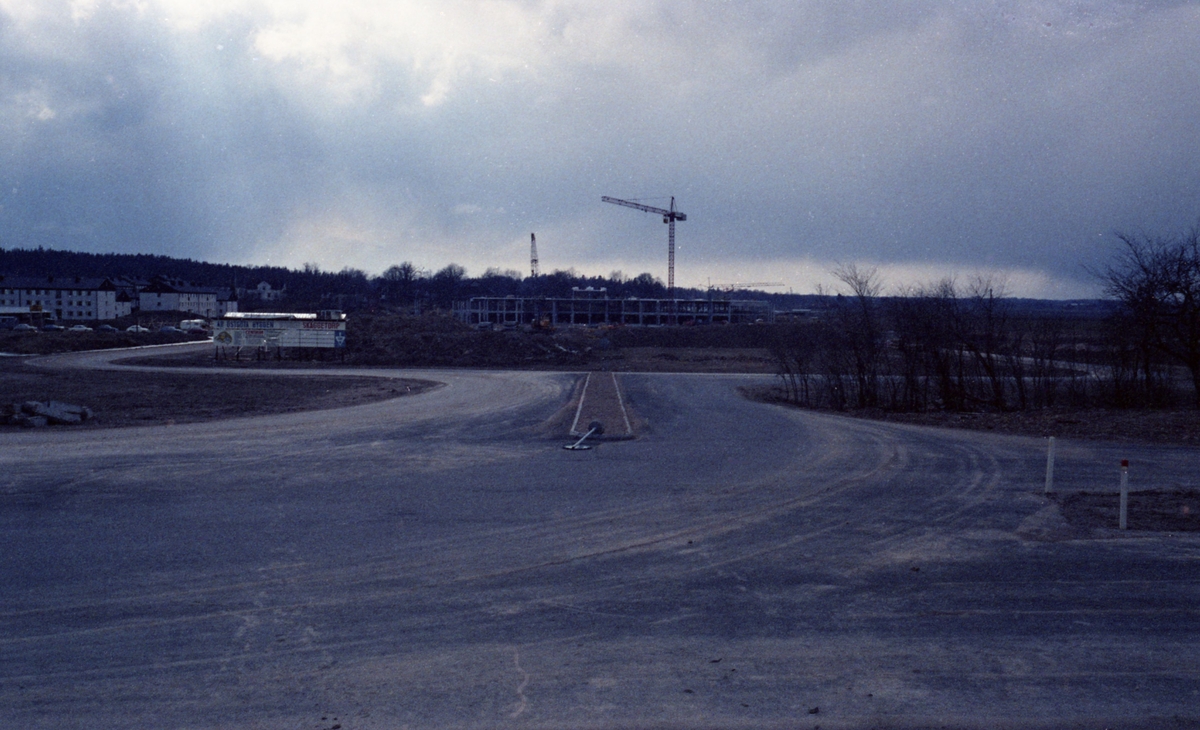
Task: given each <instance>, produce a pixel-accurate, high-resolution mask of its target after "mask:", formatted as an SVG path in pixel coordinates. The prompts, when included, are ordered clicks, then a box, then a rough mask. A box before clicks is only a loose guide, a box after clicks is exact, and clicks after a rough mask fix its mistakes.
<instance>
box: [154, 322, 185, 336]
mask: <svg viewBox="0 0 1200 730" xmlns="http://www.w3.org/2000/svg"><path fill="white" fill-rule="evenodd" d="M158 331H159V332H162V333H163V334H164V335H182V334H183V330H181V329H179V328H178V327H172V326H171V325H169V324H168V325H165V326H163V327H159V328H158Z"/></svg>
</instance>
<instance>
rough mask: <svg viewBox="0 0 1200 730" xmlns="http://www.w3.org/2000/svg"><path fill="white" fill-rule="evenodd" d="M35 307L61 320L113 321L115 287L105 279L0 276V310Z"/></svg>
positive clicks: (114, 316) (115, 302)
mask: <svg viewBox="0 0 1200 730" xmlns="http://www.w3.org/2000/svg"><path fill="white" fill-rule="evenodd" d="M32 305H37V306H39V307H40V308H41V310H42V311H43V312H45V313H46V314H47V315H49V316H51V317H53V318H54V319H55V320H61V321H68V322H71V321H94V320H106V319H116V318H117V317H118V316H120V314H121V313H122V312H120V311H119V309H118V306H117V287H116V286H115V285H113V283H112V281H111V280H109V279H86V278H83V277H79V276H66V277H63V276H47V277H26V276H3V275H0V307H25V308H27V307H30V306H32Z"/></svg>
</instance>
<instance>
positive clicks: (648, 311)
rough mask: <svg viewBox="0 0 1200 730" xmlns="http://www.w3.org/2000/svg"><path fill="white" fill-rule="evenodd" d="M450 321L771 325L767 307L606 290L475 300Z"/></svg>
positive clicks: (459, 305)
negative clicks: (622, 295) (626, 295)
mask: <svg viewBox="0 0 1200 730" xmlns="http://www.w3.org/2000/svg"><path fill="white" fill-rule="evenodd" d="M454 316H455V318H457V319H458V320H459V321H460V322H465V323H467V324H471V325H479V326H486V325H494V326H499V327H522V326H530V327H570V326H576V327H597V326H602V325H608V326H631V327H642V326H661V325H672V324H681V325H701V324H747V323H755V322H769V321H771V316H772V313H771V307H770V306H769V304H768V303H767V302H765V301H753V300H736V299H685V300H677V299H610V298H609V297H608V291H607V290H606V289H603V288H601V289H592V288H591V287H588V288H585V289H579V288H575V289H573V290H572V292H571V296H570V297H473V298H471V299H469V300H467V301H464V302H458V303H456V304H455V307H454Z"/></svg>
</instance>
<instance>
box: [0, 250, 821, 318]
mask: <svg viewBox="0 0 1200 730" xmlns="http://www.w3.org/2000/svg"><path fill="white" fill-rule="evenodd" d="M0 274H7V275H9V276H35V277H42V276H83V277H99V278H103V277H110V278H115V277H124V278H131V279H139V280H143V281H150V280H153V279H155V278H157V277H166V278H170V279H180V280H183V281H186V282H188V283H191V284H195V285H197V286H211V287H224V288H238V289H241V290H252V289H254V287H256V286H257V285H258V283H259V282H261V281H265V282H267V283H269V284H270V285H271V287H272V288H273V289H281V288H285V289H286V297H285V298H284V299H282V300H281V301H279V302H272V303H270V304H269V305H266V304H265V303H263V304H262V305H261V306H260V303H258V302H256V301H254V294H253V292H249V293H248V294H247V295H245V296H244V297H243V301H241V302H240V303H239V304H240V308H241V309H243V310H254V309H262V308H263V307H264V306H269V308H271V309H283V310H290V311H305V310H311V309H314V308H337V309H342V310H345V311H355V310H359V309H364V308H380V307H383V308H413V309H416V310H421V311H427V310H431V309H449V308H450V307H451V305H452V303H453V302H454V301H457V300H462V299H467V298H470V297H477V296H499V297H503V296H549V297H569V296H571V290H572V289H573V288H575V287H579V288H587V287H589V286H590V287H593V288H595V289H599V288H602V287H603V288H605V289H607V290H608V295H609V296H610V297H614V298H626V297H639V298H643V299H658V298H664V297H666V295H667V288H666V286H665V285H664V284H663V282H662V281H661V280H659V279H658V278H656V277H654V276H652V275H651V274H648V273H644V274H639V275H637V276H634V277H632V278H629V277H619V278H617V277H613V278H609V277H602V276H580V275H578V274H576V273H575V272H574V271H554V272H551V273H549V274H542V275H540V276H537V277H532V276H522V275H521V273H520V272H517V271H513V270H508V271H500V270H498V269H488V270H487V271H485V272H484V273H483V275H482V276H478V277H470V276H467V274H466V270H465V269H464V268H463V267H462V266H459V265H457V264H450V265H448V266H446V267H444V268H442V269H439V270H437V271H429V270H425V269H421V268H419V267H417V266H416V265H414V264H412V263H411V262H403V263H400V264H397V265H395V266H392V267H389V268H388V269H387V270H386V271H384V272H383V273H382V274H381V275H379V276H370V275H368V274H367V273H366V272H364V271H361V270H359V269H352V268H345V269H342V270H341V271H336V272H334V271H322V270H321V269H320V268H319V267H318V266H316V265H315V264H306V265H305V266H304V268H302V269H287V268H283V267H280V266H234V265H232V264H213V263H208V262H205V261H193V260H191V259H177V258H171V257H169V256H157V255H152V254H117V253H109V254H96V253H81V252H76V251H56V250H51V249H45V248H35V249H20V248H10V249H4V248H0ZM715 294H716V295H717V296H723V297H729V296H736V297H737V298H742V299H773V300H775V301H776V307H777V308H796V307H802V306H809V305H811V304H812V303H813V301H815V300H817V299H820V297H811V296H810V297H804V296H798V295H796V296H793V295H779V294H767V293H765V292H760V291H751V292H747V291H737V292H729V291H719V292H715ZM709 295H710V292H708V291H704V290H698V289H686V288H679V289H677V290H676V296H677V297H679V298H681V299H694V298H707V297H708V296H709Z"/></svg>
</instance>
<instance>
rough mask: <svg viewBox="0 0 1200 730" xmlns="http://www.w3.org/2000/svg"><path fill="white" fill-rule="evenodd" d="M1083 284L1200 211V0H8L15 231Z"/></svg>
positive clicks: (330, 250)
mask: <svg viewBox="0 0 1200 730" xmlns="http://www.w3.org/2000/svg"><path fill="white" fill-rule="evenodd" d="M603 195H607V196H612V197H616V198H621V199H628V200H639V201H642V202H643V203H644V204H647V205H651V206H655V207H664V208H665V207H667V206H668V205H669V202H670V199H671V197H672V196H674V198H675V201H676V205H677V207H678V209H679V210H680V211H682V212H684V213H686V214H687V221H685V222H680V223H678V224H677V229H676V243H677V255H676V284H677V285H680V286H697V287H706V286H714V287H727V286H733V285H737V284H754V283H761V284H764V285H765V284H778V285H779V286H774V287H765V288H767V289H768V290H769V291H794V292H796V293H807V292H812V291H816V290H822V291H829V290H832V289H836V288H837V282H836V280H835V279H834V277H833V275H832V274H831V272H832V271H833V270H835V269H837V268H838V267H844V266H848V265H854V266H857V267H859V268H860V269H866V270H870V269H874V270H875V271H877V275H878V277H879V279H880V281H881V282H882V283H883V285H884V289H885V291H888V292H899V291H903V290H905V289H906V288H909V287H918V286H921V285H923V284H928V283H932V282H934V281H937V280H940V279H942V278H944V277H952V278H954V279H955V280H956V281H962V282H966V281H967V280H969V279H974V278H977V277H984V278H987V279H990V280H991V281H993V282H995V283H996V284H997V285H998V286H1002V287H1003V288H1004V290H1005V291H1006V292H1008V293H1010V294H1013V295H1017V296H1033V297H1042V298H1073V297H1086V296H1095V295H1097V294H1098V293H1099V291H1100V286H1099V283H1098V280H1097V279H1096V277H1095V275H1094V274H1093V273H1090V272H1093V271H1095V270H1096V269H1097V268H1098V267H1101V266H1103V265H1104V264H1105V262H1107V261H1109V260H1111V259H1112V257H1113V256H1114V255H1115V254H1116V252H1117V245H1118V242H1117V239H1116V237H1115V235H1114V234H1115V232H1125V233H1132V234H1135V235H1145V236H1151V237H1157V236H1173V235H1177V234H1179V233H1182V232H1184V231H1186V230H1188V229H1190V228H1191V227H1193V226H1195V225H1197V223H1200V2H1168V1H1163V2H1153V1H1146V2H1115V1H1102V0H1076V1H1073V2H1051V1H1047V0H1040V1H1039V0H1011V1H1008V0H978V1H976V2H946V1H944V0H939V1H936V2H935V1H933V0H891V1H890V2H865V1H861V0H844V1H843V2H837V3H832V2H827V0H788V1H784V0H780V1H777V2H768V1H762V2H755V1H754V0H738V1H737V2H722V1H721V0H704V1H699V2H697V1H693V0H670V1H669V2H668V1H665V0H664V1H662V2H657V1H652V0H644V1H642V2H626V1H624V0H542V1H538V0H386V1H385V0H338V1H337V2H330V1H329V0H0V246H2V247H6V248H30V247H36V246H45V247H47V248H58V249H69V250H76V251H90V252H97V253H104V252H121V253H154V254H163V255H169V256H177V257H186V258H192V259H198V260H204V261H213V262H224V263H237V264H265V265H275V266H288V267H293V268H296V267H300V266H302V265H304V264H305V263H313V264H316V265H318V266H320V267H321V268H322V269H326V270H340V269H342V268H345V267H353V268H358V269H362V270H364V271H366V272H368V273H370V274H378V273H381V272H382V271H383V270H384V269H386V268H387V267H388V266H391V265H393V264H398V263H400V262H402V261H410V262H412V263H414V264H416V265H417V266H418V267H420V268H422V269H426V270H430V271H436V270H437V269H440V268H442V267H444V266H446V265H447V264H450V263H456V264H459V265H462V266H464V267H466V269H467V271H468V273H469V274H470V275H479V274H482V273H483V272H484V271H485V270H486V269H489V268H496V269H500V270H514V271H517V272H520V273H521V274H522V275H527V274H528V273H529V265H530V262H529V254H530V251H529V242H530V233H536V235H537V244H538V254H539V259H540V266H541V269H542V271H543V272H546V271H551V270H555V269H562V270H566V269H574V270H575V271H576V272H578V273H581V274H599V275H609V274H610V273H611V272H614V271H620V272H623V273H624V274H625V275H627V276H634V275H637V274H640V273H642V272H649V273H651V274H653V275H654V276H656V277H658V278H660V279H662V280H664V281H665V280H666V278H667V226H665V225H663V223H662V220H661V218H659V217H658V216H656V215H653V214H648V213H643V212H640V211H637V210H633V209H630V208H626V207H621V206H616V205H609V204H605V203H602V202H601V200H600V198H601V196H603Z"/></svg>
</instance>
